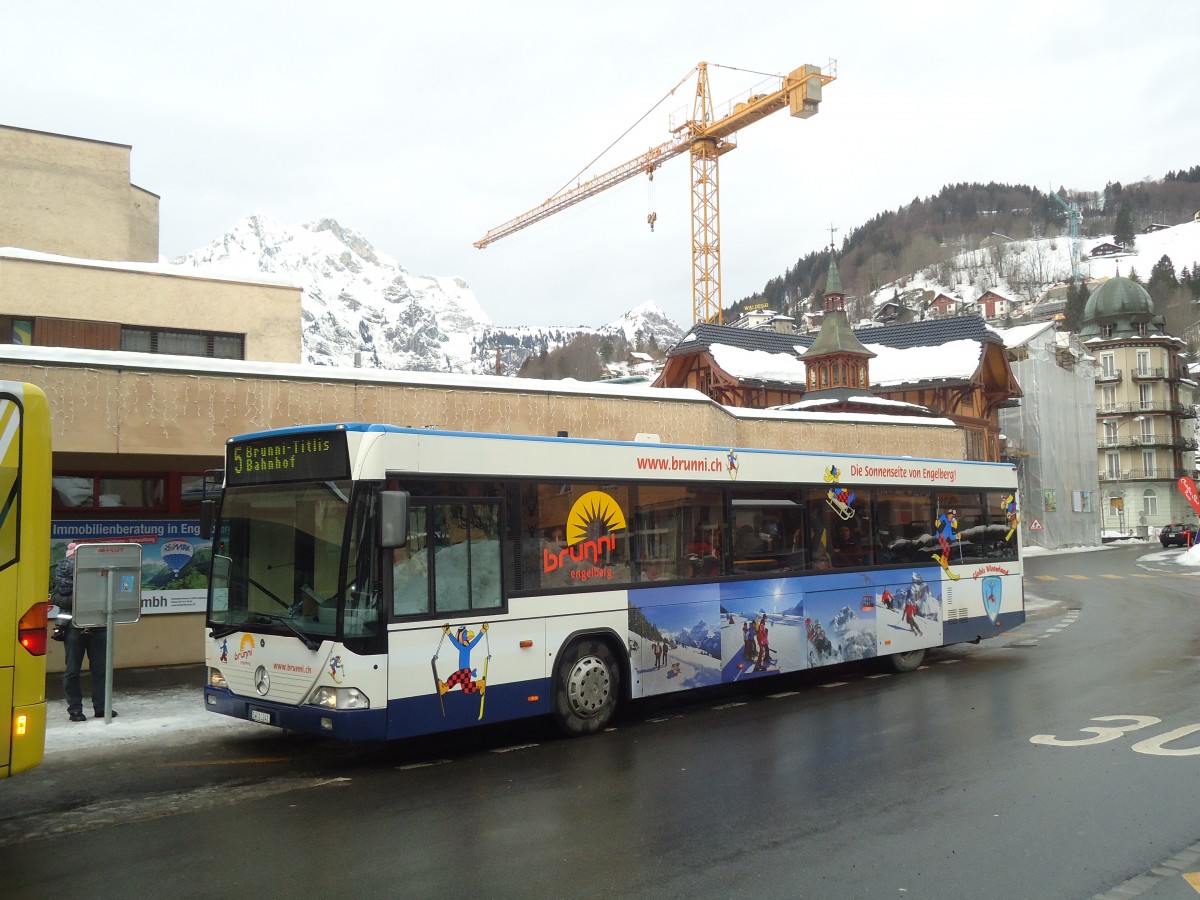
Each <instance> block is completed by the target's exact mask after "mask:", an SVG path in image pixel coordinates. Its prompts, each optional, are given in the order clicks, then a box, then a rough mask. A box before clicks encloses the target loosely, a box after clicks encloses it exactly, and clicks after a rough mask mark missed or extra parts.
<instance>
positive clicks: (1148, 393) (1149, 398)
mask: <svg viewBox="0 0 1200 900" xmlns="http://www.w3.org/2000/svg"><path fill="white" fill-rule="evenodd" d="M1138 400H1139V401H1140V402H1141V405H1142V409H1150V408H1152V407H1153V406H1154V385H1152V384H1139V385H1138Z"/></svg>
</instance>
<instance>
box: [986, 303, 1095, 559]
mask: <svg viewBox="0 0 1200 900" xmlns="http://www.w3.org/2000/svg"><path fill="white" fill-rule="evenodd" d="M1001 335H1002V336H1003V337H1004V343H1005V347H1006V348H1007V349H1008V352H1009V358H1010V360H1011V365H1012V370H1013V373H1014V375H1015V376H1016V378H1017V381H1018V382H1019V383H1020V385H1021V390H1022V391H1024V394H1025V396H1024V398H1023V399H1022V400H1021V402H1020V406H1018V407H1015V408H1013V409H1004V410H1001V411H1000V428H1001V430H1002V431H1003V433H1004V436H1005V438H1006V439H1007V440H1006V447H1007V456H1008V458H1009V459H1012V460H1013V461H1015V462H1016V463H1017V466H1018V483H1019V485H1020V490H1021V509H1020V516H1021V531H1022V539H1023V541H1024V543H1025V546H1027V547H1045V548H1048V549H1057V548H1062V547H1087V546H1094V545H1097V544H1099V543H1100V540H1101V535H1100V522H1101V520H1100V502H1101V497H1100V479H1099V476H1098V475H1097V472H1096V445H1095V434H1096V394H1095V384H1096V376H1095V364H1094V361H1093V360H1092V359H1091V358H1090V357H1088V356H1087V355H1086V354H1085V353H1084V352H1083V350H1082V348H1081V346H1080V344H1079V342H1078V340H1077V339H1076V338H1075V337H1074V336H1073V335H1068V334H1059V333H1057V332H1056V331H1055V330H1054V325H1053V323H1050V322H1043V323H1039V324H1035V325H1023V326H1019V327H1017V328H1009V329H1006V330H1004V331H1002V332H1001Z"/></svg>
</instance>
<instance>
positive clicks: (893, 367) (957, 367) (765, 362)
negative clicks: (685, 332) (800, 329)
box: [709, 339, 983, 385]
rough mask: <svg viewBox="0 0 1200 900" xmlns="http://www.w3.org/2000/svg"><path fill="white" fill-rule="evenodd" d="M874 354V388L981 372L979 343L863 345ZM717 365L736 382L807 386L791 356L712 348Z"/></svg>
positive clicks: (721, 346)
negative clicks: (905, 345)
mask: <svg viewBox="0 0 1200 900" xmlns="http://www.w3.org/2000/svg"><path fill="white" fill-rule="evenodd" d="M863 346H864V347H866V348H867V349H868V350H870V351H871V352H873V353H874V354H875V358H874V359H872V360H871V363H870V366H871V384H878V385H891V384H912V383H914V382H918V381H936V380H944V379H968V378H971V377H972V376H973V375H974V374H975V370H976V369H978V368H979V360H980V358H981V356H982V355H983V348H982V345H981V343H980V342H979V341H973V340H969V339H962V340H957V341H948V342H947V343H945V344H940V345H938V346H937V347H910V348H907V349H897V348H895V347H887V346H884V345H883V344H867V343H864V344H863ZM709 351H710V352H711V353H712V356H713V359H714V360H715V361H716V363H717V365H718V366H720V367H721V368H722V369H724V370H725V371H726V372H728V373H729V374H730V375H732V376H734V377H735V378H739V379H745V380H759V381H768V382H772V381H773V382H784V383H789V384H804V383H805V380H806V379H805V367H804V363H803V362H802V361H801V360H800V359H799V358H797V357H795V356H792V355H791V354H789V353H771V352H769V351H766V350H744V349H742V348H740V347H731V346H729V345H728V344H712V345H710V346H709Z"/></svg>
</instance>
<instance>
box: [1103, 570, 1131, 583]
mask: <svg viewBox="0 0 1200 900" xmlns="http://www.w3.org/2000/svg"><path fill="white" fill-rule="evenodd" d="M1100 577H1101V578H1113V579H1115V580H1117V581H1121V580H1123V579H1124V578H1125V576H1124V575H1105V574H1104V573H1103V572H1101V573H1100Z"/></svg>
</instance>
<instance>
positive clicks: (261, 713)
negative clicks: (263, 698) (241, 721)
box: [250, 709, 271, 725]
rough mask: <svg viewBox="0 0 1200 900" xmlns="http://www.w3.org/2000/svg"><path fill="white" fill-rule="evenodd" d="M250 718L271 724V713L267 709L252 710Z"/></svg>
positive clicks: (264, 723)
mask: <svg viewBox="0 0 1200 900" xmlns="http://www.w3.org/2000/svg"><path fill="white" fill-rule="evenodd" d="M250 719H251V720H252V721H254V722H261V723H262V724H263V725H270V724H271V714H270V713H269V712H267V711H266V710H265V709H252V710H250Z"/></svg>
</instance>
